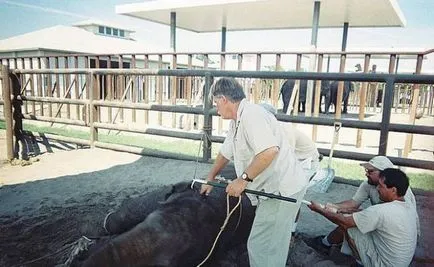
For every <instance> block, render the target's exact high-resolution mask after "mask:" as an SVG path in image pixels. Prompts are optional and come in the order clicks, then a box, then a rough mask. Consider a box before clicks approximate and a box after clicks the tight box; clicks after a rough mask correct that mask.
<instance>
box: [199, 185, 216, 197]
mask: <svg viewBox="0 0 434 267" xmlns="http://www.w3.org/2000/svg"><path fill="white" fill-rule="evenodd" d="M212 188H213V186H212V185H207V184H202V186H201V187H200V193H201V194H202V195H203V194H205V195H206V196H208V195H209V193H211V190H212Z"/></svg>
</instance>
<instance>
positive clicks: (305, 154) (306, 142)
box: [283, 123, 319, 160]
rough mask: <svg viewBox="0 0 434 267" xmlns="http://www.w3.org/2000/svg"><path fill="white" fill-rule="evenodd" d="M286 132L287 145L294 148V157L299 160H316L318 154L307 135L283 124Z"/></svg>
mask: <svg viewBox="0 0 434 267" xmlns="http://www.w3.org/2000/svg"><path fill="white" fill-rule="evenodd" d="M283 126H284V127H285V130H286V132H287V133H288V135H287V136H288V140H289V145H290V146H291V147H292V148H294V150H295V156H296V157H297V159H299V160H304V159H308V158H312V159H318V158H319V152H318V149H317V148H316V146H315V143H314V142H313V141H312V139H310V138H309V137H308V136H307V135H305V134H304V133H302V132H301V131H300V130H298V129H297V128H295V127H294V126H292V124H290V123H284V125H283Z"/></svg>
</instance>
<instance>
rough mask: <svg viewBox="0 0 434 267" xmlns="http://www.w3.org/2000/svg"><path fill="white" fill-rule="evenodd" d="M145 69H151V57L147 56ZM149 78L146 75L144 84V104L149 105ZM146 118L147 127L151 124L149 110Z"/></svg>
mask: <svg viewBox="0 0 434 267" xmlns="http://www.w3.org/2000/svg"><path fill="white" fill-rule="evenodd" d="M144 64H145V69H149V55H145V62H144ZM149 81H150V79H149V76H148V75H146V76H145V78H144V84H143V100H144V102H145V103H146V104H147V103H149ZM144 116H145V118H144V119H145V125H148V124H149V112H148V111H147V110H145V113H144Z"/></svg>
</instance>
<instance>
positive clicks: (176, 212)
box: [72, 183, 255, 267]
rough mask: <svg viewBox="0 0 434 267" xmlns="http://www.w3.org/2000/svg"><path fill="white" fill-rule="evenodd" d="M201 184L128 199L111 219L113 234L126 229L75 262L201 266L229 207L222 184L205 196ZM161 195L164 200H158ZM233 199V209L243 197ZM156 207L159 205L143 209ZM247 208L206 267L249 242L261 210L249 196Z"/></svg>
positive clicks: (107, 225) (108, 220)
mask: <svg viewBox="0 0 434 267" xmlns="http://www.w3.org/2000/svg"><path fill="white" fill-rule="evenodd" d="M198 188H199V186H198V185H196V186H195V188H194V189H191V188H190V184H189V183H179V184H176V185H174V186H173V187H172V188H171V190H167V189H164V190H159V191H157V193H154V194H151V195H145V196H143V197H141V198H138V199H133V200H131V202H130V203H126V204H125V205H123V206H122V207H121V209H120V210H119V211H117V212H115V213H113V214H111V215H110V216H108V217H107V218H106V220H105V221H106V222H105V228H106V229H107V231H109V232H110V233H120V232H121V231H124V230H125V232H122V233H120V234H119V235H117V236H115V237H111V238H104V239H101V241H99V242H97V243H96V244H95V245H93V246H92V247H91V248H90V249H89V250H88V251H87V253H85V255H81V256H80V257H78V258H77V260H75V262H74V263H73V264H72V266H107V267H109V266H197V265H198V264H199V263H200V262H201V261H202V260H203V259H205V258H206V257H207V255H208V253H209V251H210V250H211V247H212V245H213V243H214V241H215V239H216V237H217V234H218V233H219V231H220V227H221V226H222V224H223V222H224V220H225V218H226V209H227V207H226V194H225V192H224V190H221V189H218V188H216V189H214V190H213V191H212V192H211V194H210V195H209V196H203V195H200V194H199V192H198V190H199V189H198ZM159 198H161V199H165V200H164V202H161V203H157V200H158V199H159ZM229 200H230V201H229V202H230V208H231V209H232V208H233V207H234V206H235V205H236V203H237V202H238V198H232V197H231V198H230V199H229ZM152 205H155V208H154V209H152V208H143V207H151V206H152ZM134 206H135V207H137V208H138V209H137V210H138V211H139V214H136V215H138V216H136V217H135V216H134V214H129V213H130V212H132V213H135V212H137V210H136V209H135V208H133V207H134ZM241 206H242V209H237V210H236V211H235V212H234V213H233V214H232V216H231V217H230V220H229V221H228V224H227V225H226V228H225V230H224V231H223V233H222V235H221V236H220V238H219V240H218V242H217V245H216V247H215V249H214V251H213V253H212V256H211V258H210V259H209V260H208V261H207V262H206V266H220V265H221V264H217V263H216V262H218V260H219V259H221V258H222V255H224V254H226V252H227V251H228V250H229V249H230V248H235V247H237V246H239V245H242V244H245V243H246V242H247V238H248V235H249V233H250V229H251V226H252V223H253V218H254V212H255V209H254V207H253V206H251V204H250V201H249V200H248V198H247V197H246V196H243V197H242V199H241ZM140 212H142V213H140ZM132 217H134V218H133V219H131V218H132ZM136 222H137V225H134V224H135V223H136ZM127 228H131V229H127ZM247 266H248V265H247Z"/></svg>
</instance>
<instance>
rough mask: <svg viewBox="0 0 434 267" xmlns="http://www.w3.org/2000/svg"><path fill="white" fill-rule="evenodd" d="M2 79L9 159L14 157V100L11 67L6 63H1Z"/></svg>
mask: <svg viewBox="0 0 434 267" xmlns="http://www.w3.org/2000/svg"><path fill="white" fill-rule="evenodd" d="M0 68H1V77H2V79H1V81H2V89H3V100H4V103H3V110H4V117H5V124H6V154H7V159H8V160H12V159H13V158H14V134H13V118H12V101H11V84H10V79H9V68H8V66H5V65H0Z"/></svg>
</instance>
